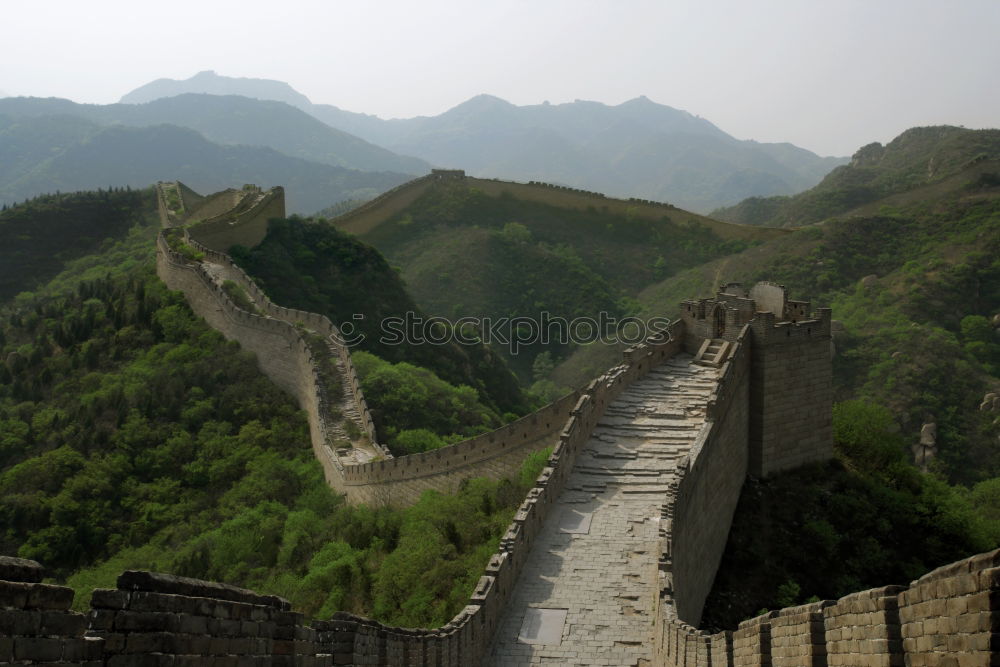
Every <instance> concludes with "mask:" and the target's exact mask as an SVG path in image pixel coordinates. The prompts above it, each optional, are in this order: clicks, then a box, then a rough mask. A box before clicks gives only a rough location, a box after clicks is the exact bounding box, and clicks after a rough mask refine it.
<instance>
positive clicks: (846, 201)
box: [712, 125, 1000, 227]
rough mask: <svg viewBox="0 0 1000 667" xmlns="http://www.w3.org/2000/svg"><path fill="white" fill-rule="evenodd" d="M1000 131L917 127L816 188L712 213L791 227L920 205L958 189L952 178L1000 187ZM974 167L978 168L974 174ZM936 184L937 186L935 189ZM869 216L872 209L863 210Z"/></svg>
mask: <svg viewBox="0 0 1000 667" xmlns="http://www.w3.org/2000/svg"><path fill="white" fill-rule="evenodd" d="M998 160H1000V130H967V129H965V128H960V127H950V126H947V125H942V126H936V127H915V128H913V129H910V130H907V131H906V132H904V133H903V134H901V135H899V136H898V137H896V138H895V139H893V140H892V141H891V142H889V143H888V144H886V145H885V146H883V145H881V144H878V143H874V144H869V145H867V146H863V147H862V148H860V149H859V150H858V151H857V152H856V153H855V154H854V156H853V157H852V158H851V162H850V164H846V165H843V166H840V167H837V168H836V169H834V170H833V171H831V172H830V173H829V174H828V175H827V176H826V177H825V178H824V179H823V180H822V181H821V182H820V183H819V185H817V186H816V187H814V188H812V189H810V190H807V191H806V192H802V193H800V194H797V195H794V196H791V197H788V196H784V197H781V196H779V197H751V198H749V199H746V200H744V201H742V202H740V203H739V204H737V205H735V206H731V207H728V208H720V209H717V210H715V211H713V212H712V216H713V217H716V218H718V219H719V220H727V221H729V222H739V223H743V224H749V225H770V226H777V227H789V226H792V227H794V226H799V225H806V224H810V223H814V222H819V221H821V220H825V219H827V218H829V217H831V216H838V215H846V214H849V213H850V212H851V211H853V210H854V209H858V208H860V207H865V205H870V204H872V203H875V202H878V201H880V200H882V199H885V198H887V197H890V196H893V195H895V197H894V201H893V203H897V204H898V203H904V202H917V201H921V200H926V199H929V198H934V197H936V196H938V195H939V194H940V193H941V192H943V191H948V190H951V189H954V187H955V185H956V183H955V182H954V179H955V178H956V177H957V178H958V179H959V180H961V181H964V182H967V181H969V180H970V176H972V178H973V179H977V178H981V179H982V182H983V184H987V185H989V184H992V185H997V184H998V183H1000V176H998V164H997V161H998ZM970 169H972V170H974V173H973V172H970ZM935 185H937V186H939V187H935ZM863 212H866V213H871V212H872V209H871V207H870V206H869V207H867V209H863Z"/></svg>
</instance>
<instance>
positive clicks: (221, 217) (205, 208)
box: [156, 181, 285, 252]
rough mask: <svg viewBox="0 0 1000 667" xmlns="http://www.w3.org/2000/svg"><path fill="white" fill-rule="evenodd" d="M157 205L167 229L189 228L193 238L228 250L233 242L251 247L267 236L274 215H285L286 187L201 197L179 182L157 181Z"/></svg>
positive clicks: (248, 187)
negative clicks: (268, 224)
mask: <svg viewBox="0 0 1000 667" xmlns="http://www.w3.org/2000/svg"><path fill="white" fill-rule="evenodd" d="M156 192H157V204H158V208H159V212H160V222H161V225H162V226H163V227H164V228H170V227H181V226H183V227H186V228H187V229H188V234H189V236H190V237H191V238H193V239H195V240H197V241H198V242H199V243H201V244H202V245H204V246H206V247H208V248H212V249H213V250H218V251H221V252H225V251H227V250H229V248H231V247H232V246H234V245H243V246H246V247H248V248H252V247H253V246H255V245H257V244H258V243H260V242H261V241H263V240H264V236H266V235H267V223H268V221H269V220H270V219H271V218H284V217H285V190H284V188H282V187H281V186H275V187H273V188H271V189H270V190H262V189H261V188H260V187H259V186H257V185H253V184H247V185H244V186H243V187H242V188H240V189H239V190H237V189H233V188H230V189H227V190H222V191H220V192H215V193H213V194H211V195H208V196H202V195H199V194H198V193H196V192H195V191H194V190H192V189H191V188H189V187H187V186H186V185H184V184H183V183H181V182H180V181H174V182H169V183H165V182H162V181H161V182H160V183H157V187H156Z"/></svg>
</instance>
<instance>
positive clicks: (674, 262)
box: [333, 179, 777, 385]
mask: <svg viewBox="0 0 1000 667" xmlns="http://www.w3.org/2000/svg"><path fill="white" fill-rule="evenodd" d="M573 197H574V195H573V193H566V192H565V191H562V190H553V189H546V188H542V187H540V186H525V185H517V184H504V183H498V182H494V181H483V180H478V179H454V180H450V181H449V180H444V181H434V182H432V183H431V185H430V186H429V187H428V188H427V189H426V190H425V191H424V192H423V193H422V194H420V195H419V197H417V198H416V200H415V201H413V202H412V203H411V204H409V205H408V206H405V207H403V208H402V209H401V210H398V211H387V212H386V214H385V215H384V216H382V218H384V219H382V218H380V219H378V220H376V219H375V218H372V219H371V220H366V221H365V224H364V225H360V224H359V225H356V226H355V222H356V219H354V220H353V221H352V218H351V216H350V214H349V215H348V216H345V217H344V218H343V219H342V220H341V221H339V220H334V221H333V222H334V224H343V225H344V226H345V229H348V230H352V231H354V232H355V233H357V234H358V235H359V236H360V238H361V239H362V240H364V241H366V242H368V243H371V244H372V245H374V246H375V247H376V248H378V249H379V250H380V251H381V252H382V253H384V254H385V255H386V257H387V258H388V259H389V261H390V262H392V263H393V264H394V265H397V266H399V267H400V270H401V275H402V277H403V280H405V281H406V284H407V285H408V287H409V289H410V290H411V293H412V294H413V296H414V298H415V299H416V301H417V303H418V304H419V305H420V306H421V308H423V309H424V310H426V311H427V312H428V313H429V314H431V315H437V316H442V317H447V318H451V319H452V320H453V321H454V320H456V319H458V318H462V317H472V318H477V319H478V321H480V323H481V324H483V326H485V322H486V321H487V320H488V321H489V322H493V323H498V322H499V323H501V324H503V323H504V318H515V321H514V323H513V324H512V325H511V326H509V327H508V326H506V325H504V332H505V336H506V337H507V340H501V339H495V340H494V346H495V347H496V348H497V349H498V350H502V351H503V352H504V353H505V354H506V355H507V357H508V359H509V361H510V363H511V364H512V366H513V368H514V369H515V370H516V371H517V372H518V374H519V375H520V377H521V378H522V379H524V380H529V379H535V380H537V379H539V378H538V377H536V376H537V373H536V370H537V369H535V360H536V359H537V357H538V356H539V355H540V354H542V353H545V352H548V354H549V355H555V356H556V357H557V358H558V357H561V356H563V355H565V354H567V353H568V351H569V350H570V349H571V347H572V345H571V344H570V343H571V342H580V341H581V340H582V337H581V336H575V335H570V334H569V328H570V323H572V322H574V321H575V320H576V319H577V318H599V317H604V318H606V319H607V320H608V321H609V322H611V321H615V320H620V319H621V318H623V317H624V316H626V315H628V314H631V313H632V312H633V311H634V302H633V300H632V299H633V298H634V297H635V296H637V295H638V294H639V292H640V290H641V289H642V288H643V287H644V286H646V285H649V284H651V283H653V282H655V281H657V280H659V279H662V278H663V277H664V276H667V275H670V274H673V273H675V272H677V271H679V270H681V269H683V268H686V267H690V266H694V265H697V264H699V263H701V262H704V261H707V260H709V259H712V258H714V257H718V256H721V255H727V254H730V253H732V252H736V251H738V250H741V249H742V248H744V247H746V246H747V245H748V243H752V242H753V241H752V240H749V239H747V240H744V239H738V240H737V239H726V238H723V237H722V236H721V235H718V234H716V232H715V230H713V229H712V228H711V227H709V226H708V224H709V223H710V222H711V221H704V223H705V224H703V223H702V220H701V219H700V218H699V216H696V215H694V214H690V213H687V212H686V211H682V210H679V209H673V208H667V207H642V206H639V205H638V204H636V205H635V206H632V205H630V203H629V202H621V201H617V200H611V199H606V198H600V197H595V196H589V197H588V196H584V195H575V197H576V199H573ZM577 200H579V201H577ZM574 204H579V206H578V207H577V206H575V205H574ZM584 204H586V206H584ZM376 217H378V216H376ZM716 224H717V223H716ZM722 227H732V226H727V225H723V226H722ZM743 229H746V228H738V230H739V231H742V230H743ZM749 231H750V232H754V231H755V230H754V229H753V228H749ZM761 231H763V230H761ZM768 231H775V232H776V231H777V230H768ZM602 314H603V315H602ZM516 318H525V319H524V321H520V320H517V319H516ZM544 318H548V319H550V320H552V321H555V322H556V325H555V326H556V327H559V326H563V325H561V324H560V323H561V322H565V323H566V324H565V325H564V328H563V329H562V330H560V329H558V328H557V329H553V330H552V335H551V336H550V338H549V340H547V341H542V340H540V333H541V332H539V336H533V335H532V333H531V329H530V327H531V326H532V325H531V324H529V322H532V323H540V322H542V321H543V319H544ZM519 322H520V324H521V325H523V326H521V328H520V329H518V326H519V325H518V323H519ZM539 326H543V325H541V324H539ZM607 326H610V327H611V329H612V332H613V329H614V328H615V325H614V324H609V325H604V327H605V328H606V327H607ZM579 327H581V328H580V331H581V332H582V331H584V329H586V328H587V325H586V323H580V324H579ZM514 332H518V333H517V334H516V335H514ZM598 333H599V332H598V330H597V327H596V325H595V327H594V331H593V332H592V334H593V335H596V334H598ZM593 335H592V337H594V336H593ZM601 336H602V337H603V333H601ZM515 338H516V340H515ZM571 338H573V341H570V339H571ZM578 339H579V340H578ZM541 363H542V364H543V365H544V364H545V363H547V362H541ZM601 370H603V369H601ZM585 381H586V380H583V382H585ZM577 384H579V382H573V383H572V385H577Z"/></svg>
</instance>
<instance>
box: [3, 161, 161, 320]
mask: <svg viewBox="0 0 1000 667" xmlns="http://www.w3.org/2000/svg"><path fill="white" fill-rule="evenodd" d="M0 168H2V167H0ZM152 210H153V199H152V192H151V191H150V190H144V191H132V190H128V189H125V190H114V191H113V190H111V189H108V190H98V191H97V192H78V193H73V194H57V195H46V196H44V197H38V198H36V199H32V200H30V201H27V202H24V203H23V204H19V205H17V206H12V207H10V208H8V207H6V206H4V208H3V211H0V302H3V301H6V300H7V299H10V298H11V297H13V296H14V295H15V294H17V293H18V292H23V291H26V290H32V289H34V288H35V286H37V285H42V284H45V282H47V281H48V280H49V279H50V278H52V276H54V275H55V274H57V273H58V272H59V271H61V270H62V268H63V266H64V265H65V264H66V262H67V261H69V260H71V259H74V258H77V257H81V256H83V255H88V254H91V253H93V252H96V251H97V250H98V249H99V248H100V247H101V244H102V243H104V241H105V239H109V238H111V239H113V238H117V237H120V236H122V235H124V234H125V233H126V232H127V230H128V229H129V228H130V227H132V226H133V225H135V224H136V223H138V222H141V221H142V219H143V218H144V217H145V216H147V215H148V214H150V213H152Z"/></svg>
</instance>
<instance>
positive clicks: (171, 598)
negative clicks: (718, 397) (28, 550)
mask: <svg viewBox="0 0 1000 667" xmlns="http://www.w3.org/2000/svg"><path fill="white" fill-rule="evenodd" d="M632 370H634V369H631V370H626V373H625V374H623V375H621V376H620V377H621V378H622V380H621V383H620V382H618V381H617V380H615V379H614V378H613V377H612V374H609V375H606V376H602V379H601V384H599V385H594V386H592V387H591V388H590V391H591V392H592V393H588V394H586V397H588V398H589V399H590V400H589V401H583V400H582V398H581V406H580V411H579V412H578V413H577V414H576V415H574V416H575V417H576V418H578V419H580V420H581V422H584V423H586V422H590V421H591V420H592V419H593V418H594V417H595V416H596V415H597V414H599V413H600V411H601V410H602V407H601V406H602V404H604V405H606V403H607V400H608V399H609V398H610V397H612V396H614V395H616V394H617V393H618V392H620V389H621V387H622V386H624V385H623V384H622V383H624V384H626V385H627V382H628V381H627V380H626V378H627V377H628V376H629V375H630V374H631V373H632ZM633 379H634V378H633ZM581 432H582V431H581ZM583 442H585V438H584V437H582V436H574V435H572V434H571V433H567V437H566V438H565V439H563V440H562V443H563V448H562V451H561V453H560V455H559V456H560V457H561V458H560V459H559V460H554V461H552V463H553V464H554V467H549V468H547V469H546V471H545V472H543V473H542V475H540V476H539V478H538V482H537V484H536V486H535V489H534V490H533V493H532V495H531V497H530V498H529V500H528V501H526V502H525V504H524V505H523V506H522V509H521V511H520V512H519V513H518V516H517V518H516V519H515V521H514V523H513V524H512V526H511V529H510V530H509V531H508V535H507V537H505V538H504V542H503V543H502V545H501V548H500V551H499V552H498V553H497V554H496V555H494V556H493V558H492V559H491V561H490V563H489V565H488V566H487V568H486V574H485V576H483V577H482V578H481V579H480V581H479V584H478V586H477V587H476V590H475V592H474V593H473V594H472V597H471V599H470V601H469V605H468V606H466V607H465V608H464V609H463V610H462V611H461V612H460V613H459V614H458V615H456V616H455V618H454V619H452V620H451V621H450V622H449V623H448V624H446V625H444V626H442V627H440V628H433V629H410V628H395V627H391V626H386V625H383V624H381V623H378V622H376V621H372V620H370V619H364V618H360V617H357V616H353V615H351V614H346V613H337V614H334V616H333V618H332V619H330V620H316V621H307V619H305V618H304V617H303V615H302V614H300V613H297V612H295V611H294V610H292V609H291V606H290V605H289V603H288V602H287V601H286V600H283V599H281V598H279V597H275V596H270V595H259V594H257V593H254V592H253V591H248V590H245V589H241V588H236V587H234V586H228V585H225V584H218V583H213V582H205V581H199V580H196V579H188V578H185V577H175V576H171V575H164V574H155V573H150V572H135V571H129V572H125V573H123V574H122V575H121V576H120V577H118V582H117V586H116V588H115V589H98V590H96V591H94V592H93V594H92V595H91V599H90V606H91V611H90V612H89V613H88V614H87V615H83V614H79V613H76V612H74V611H71V610H70V609H69V608H70V605H71V604H72V601H73V590H72V589H69V588H65V587H62V586H54V585H50V584H42V583H39V581H40V580H41V578H42V576H43V571H42V568H41V566H39V565H38V564H37V563H35V562H33V561H26V560H21V559H16V558H6V557H0V663H5V664H6V663H17V664H51V665H86V666H88V667H90V666H92V667H104V666H105V665H106V666H108V667H113V666H118V665H139V664H141V665H171V666H181V665H192V666H194V665H202V664H206V663H208V662H211V663H212V664H218V665H234V666H235V665H244V664H247V665H254V664H267V665H289V666H291V665H302V666H304V667H319V666H326V665H417V666H427V667H432V666H433V667H467V666H469V665H480V664H483V662H484V656H485V655H486V654H487V651H488V650H489V644H490V640H491V638H492V632H493V631H494V629H495V628H496V626H497V622H498V618H499V616H500V614H501V613H502V610H503V606H504V605H505V603H506V600H507V596H508V595H509V594H510V591H511V589H512V587H513V581H514V578H515V577H516V576H517V574H518V570H519V566H520V563H521V562H522V561H523V557H524V555H525V550H526V549H527V548H530V545H531V543H532V541H533V539H534V538H535V537H536V536H537V531H538V529H539V527H540V526H541V523H542V522H543V520H544V515H545V514H546V513H547V512H548V511H549V509H550V503H551V501H552V500H554V498H555V496H554V495H553V494H554V493H557V492H558V491H559V488H560V482H559V479H560V475H559V473H558V472H557V471H558V470H559V469H562V468H564V466H565V465H566V464H567V463H568V462H569V461H570V459H572V458H573V456H575V452H576V451H578V449H579V447H580V446H581V445H582V444H583ZM554 456H555V455H554ZM998 566H1000V550H997V551H992V552H989V553H985V554H979V555H977V556H973V557H971V558H967V559H965V560H962V561H959V562H957V563H952V564H951V565H947V566H945V567H942V568H938V569H937V570H934V571H933V572H930V573H928V574H927V575H925V576H924V577H921V578H920V579H918V580H917V581H915V582H913V583H912V584H911V585H910V586H909V587H908V588H904V587H887V588H880V589H874V590H871V591H864V592H861V593H854V594H852V595H848V596H845V597H843V598H841V599H840V600H837V601H825V602H818V603H812V604H808V605H802V606H800V607H794V608H789V609H783V610H780V611H772V612H769V613H767V614H764V615H762V616H758V617H756V618H753V619H750V620H747V621H744V622H743V623H741V624H740V626H739V628H738V629H737V630H736V631H734V632H719V633H716V634H714V635H707V634H705V633H699V632H698V631H696V630H693V629H691V628H689V627H688V628H685V627H684V626H683V624H674V625H672V626H669V629H668V630H669V632H671V633H672V635H671V636H670V637H669V638H668V640H667V641H665V642H664V643H665V644H669V645H670V646H671V649H672V650H671V653H670V654H669V655H659V656H658V657H657V662H656V663H655V664H656V665H685V666H687V667H730V666H732V667H743V666H751V665H752V666H754V667H766V666H768V665H774V667H779V666H782V665H822V664H828V665H831V666H833V665H852V666H857V667H877V666H884V665H900V666H901V665H907V666H912V667H923V666H931V665H934V666H937V665H941V666H944V665H958V666H960V667H962V666H965V665H969V666H972V667H977V666H982V667H989V666H991V665H994V664H996V657H995V656H997V655H1000V646H998V645H997V644H998V635H1000V633H998V631H997V628H998V627H1000V567H998ZM901 636H902V639H900V637H901Z"/></svg>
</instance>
